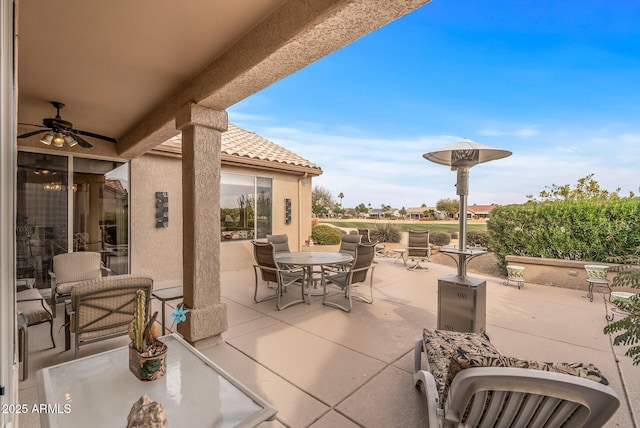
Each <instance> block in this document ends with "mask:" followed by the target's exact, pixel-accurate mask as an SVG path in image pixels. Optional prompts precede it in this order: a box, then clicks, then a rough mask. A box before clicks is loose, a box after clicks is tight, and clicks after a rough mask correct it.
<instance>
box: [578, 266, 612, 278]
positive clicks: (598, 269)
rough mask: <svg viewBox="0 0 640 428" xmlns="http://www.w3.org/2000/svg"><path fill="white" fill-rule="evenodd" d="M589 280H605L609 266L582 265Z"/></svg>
mask: <svg viewBox="0 0 640 428" xmlns="http://www.w3.org/2000/svg"><path fill="white" fill-rule="evenodd" d="M584 268H585V270H586V271H587V276H588V277H589V279H607V270H608V269H609V266H603V265H584Z"/></svg>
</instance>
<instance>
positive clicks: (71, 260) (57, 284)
mask: <svg viewBox="0 0 640 428" xmlns="http://www.w3.org/2000/svg"><path fill="white" fill-rule="evenodd" d="M110 273H111V270H110V269H108V268H105V267H104V266H102V258H101V257H100V253H96V252H91V251H79V252H77V253H64V254H58V255H56V256H54V257H53V271H49V277H50V278H51V309H52V312H53V316H54V317H55V316H56V304H57V303H58V302H59V301H64V300H67V299H68V298H69V296H70V295H71V289H72V288H73V286H74V285H77V284H80V283H82V282H84V281H87V280H90V279H96V278H101V277H102V276H104V275H108V274H110Z"/></svg>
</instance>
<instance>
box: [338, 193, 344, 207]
mask: <svg viewBox="0 0 640 428" xmlns="http://www.w3.org/2000/svg"><path fill="white" fill-rule="evenodd" d="M343 198H344V193H342V192H340V194H339V195H338V199H340V206H342V199H343Z"/></svg>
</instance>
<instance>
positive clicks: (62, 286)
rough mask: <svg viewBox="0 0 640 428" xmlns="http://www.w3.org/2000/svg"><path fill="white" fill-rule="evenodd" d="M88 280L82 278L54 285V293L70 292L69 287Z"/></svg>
mask: <svg viewBox="0 0 640 428" xmlns="http://www.w3.org/2000/svg"><path fill="white" fill-rule="evenodd" d="M92 279H96V278H92ZM87 281H90V280H83V281H73V282H65V283H64V284H58V285H57V286H56V293H58V294H71V289H72V288H73V287H75V286H76V285H78V284H82V283H83V282H87Z"/></svg>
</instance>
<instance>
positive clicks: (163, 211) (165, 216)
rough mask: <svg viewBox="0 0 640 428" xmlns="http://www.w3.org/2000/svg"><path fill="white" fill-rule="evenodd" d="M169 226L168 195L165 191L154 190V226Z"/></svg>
mask: <svg viewBox="0 0 640 428" xmlns="http://www.w3.org/2000/svg"><path fill="white" fill-rule="evenodd" d="M168 226H169V196H168V193H167V192H156V227H168Z"/></svg>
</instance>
